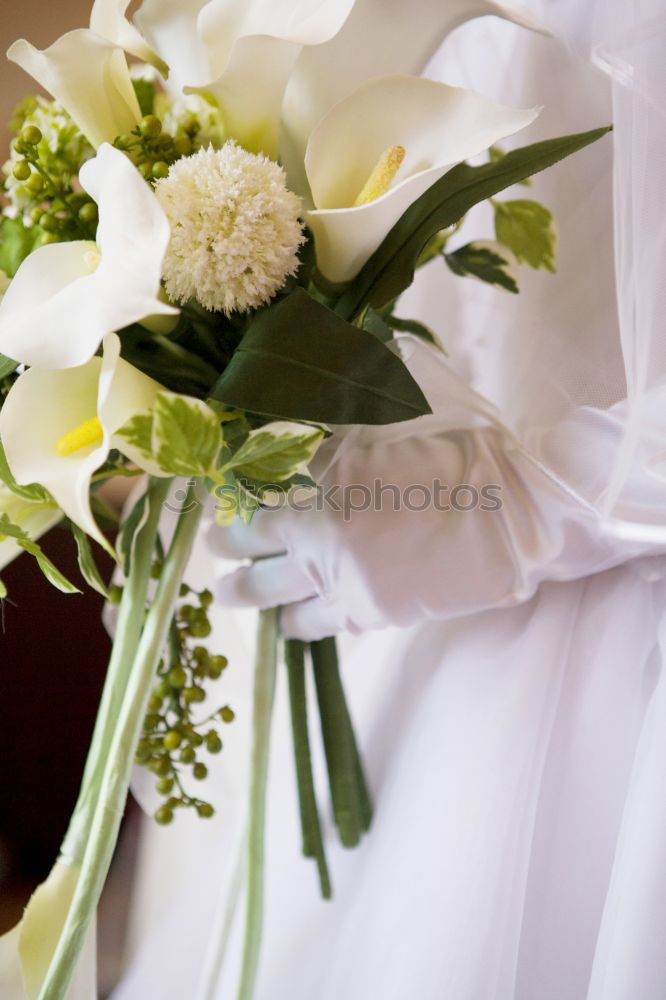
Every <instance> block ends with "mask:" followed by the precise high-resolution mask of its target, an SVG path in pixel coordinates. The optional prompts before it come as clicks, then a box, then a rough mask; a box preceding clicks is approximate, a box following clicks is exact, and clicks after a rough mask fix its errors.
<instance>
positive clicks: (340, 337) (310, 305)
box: [212, 288, 430, 424]
mask: <svg viewBox="0 0 666 1000" xmlns="http://www.w3.org/2000/svg"><path fill="white" fill-rule="evenodd" d="M212 397H213V399H218V400H220V401H222V402H223V403H226V404H227V405H228V406H237V407H239V408H240V409H244V410H252V411H254V412H255V413H264V414H267V415H269V416H273V417H283V418H286V419H291V420H312V421H321V422H324V423H333V424H387V423H393V422H397V421H400V420H410V419H411V418H413V417H418V416H420V415H421V414H423V413H429V412H430V407H429V406H428V403H427V400H426V399H425V397H424V395H423V393H422V392H421V390H420V389H419V387H418V385H417V384H416V382H415V381H414V379H413V378H412V376H411V375H410V374H409V372H408V370H407V368H406V367H405V365H404V364H403V363H402V361H401V360H400V358H398V357H397V355H395V354H393V352H392V351H390V350H389V349H388V348H387V347H385V346H384V345H383V344H381V343H380V342H379V341H378V340H377V339H376V338H375V337H373V336H372V334H370V333H367V332H366V331H365V330H359V329H358V328H357V327H354V326H351V325H350V324H349V323H346V322H345V321H344V320H343V319H341V318H340V316H337V315H336V314H335V313H334V312H332V311H331V310H330V309H327V308H326V306H324V305H322V304H321V303H319V302H317V301H315V299H313V298H312V297H311V296H310V295H308V294H307V292H305V291H304V290H303V289H301V288H297V289H295V290H294V292H292V294H291V295H289V296H287V298H285V299H283V300H282V301H281V302H279V303H278V304H277V305H274V306H272V307H271V308H270V309H266V310H264V311H263V312H261V313H259V314H258V315H257V316H256V317H255V319H254V321H253V322H252V324H251V325H250V327H249V329H248V331H247V333H246V334H245V337H244V338H243V340H242V341H241V344H240V346H239V347H238V349H237V351H236V352H235V354H234V356H233V358H232V359H231V362H230V363H229V365H228V367H227V369H226V371H225V372H224V374H223V375H222V376H221V377H220V379H219V380H218V382H217V384H216V385H215V387H214V389H213V392H212Z"/></svg>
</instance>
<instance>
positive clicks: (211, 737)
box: [206, 733, 222, 753]
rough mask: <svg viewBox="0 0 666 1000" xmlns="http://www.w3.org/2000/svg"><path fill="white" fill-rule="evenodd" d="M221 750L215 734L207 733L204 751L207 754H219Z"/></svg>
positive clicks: (220, 744) (219, 741) (220, 742)
mask: <svg viewBox="0 0 666 1000" xmlns="http://www.w3.org/2000/svg"><path fill="white" fill-rule="evenodd" d="M221 749H222V740H221V739H220V737H219V736H218V735H217V733H208V735H207V736H206V750H207V751H208V753H219V752H220V750H221Z"/></svg>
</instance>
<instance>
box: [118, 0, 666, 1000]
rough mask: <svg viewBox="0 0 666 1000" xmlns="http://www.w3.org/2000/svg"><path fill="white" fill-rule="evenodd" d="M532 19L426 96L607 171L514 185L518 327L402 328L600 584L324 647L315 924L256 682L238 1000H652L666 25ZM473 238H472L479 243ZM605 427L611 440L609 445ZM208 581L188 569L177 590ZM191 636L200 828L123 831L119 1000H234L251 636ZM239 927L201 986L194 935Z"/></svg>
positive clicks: (495, 36) (659, 871) (435, 303)
mask: <svg viewBox="0 0 666 1000" xmlns="http://www.w3.org/2000/svg"><path fill="white" fill-rule="evenodd" d="M530 6H531V9H533V10H534V12H535V13H537V14H539V15H541V16H545V17H546V19H547V20H548V21H549V23H550V25H551V27H552V29H553V31H554V33H555V35H556V38H555V39H551V40H548V39H544V38H539V37H532V36H525V35H521V34H519V32H518V29H516V28H515V27H514V26H511V25H506V24H502V23H500V22H497V21H495V20H493V19H485V20H484V21H479V22H478V24H476V25H474V26H468V27H465V28H463V29H461V30H460V32H459V33H457V35H454V36H452V38H451V39H450V40H449V42H447V44H446V45H445V46H444V49H443V50H442V52H441V53H440V56H439V57H438V60H437V61H436V62H435V63H434V64H433V66H432V67H431V68H430V72H431V73H435V74H437V75H438V76H439V77H440V78H442V79H444V80H445V81H446V82H449V83H464V84H466V85H473V86H475V87H476V88H477V89H479V90H482V91H483V90H484V89H487V92H488V93H492V95H493V96H495V97H496V98H497V99H499V100H505V101H507V102H509V103H510V102H511V101H513V102H515V103H518V104H519V103H521V102H523V103H525V102H527V103H533V102H534V101H543V102H544V103H545V104H546V110H545V112H544V116H543V123H542V125H541V126H539V128H541V129H542V133H543V135H544V136H545V135H548V134H557V133H558V132H566V131H575V130H577V129H580V128H584V127H593V126H595V125H599V124H602V123H604V122H605V121H607V120H610V116H611V115H613V117H614V121H615V133H614V141H613V149H614V155H612V154H611V147H610V143H607V144H606V145H605V146H604V145H602V144H599V145H598V146H597V147H595V148H593V149H590V150H587V151H585V152H584V153H581V154H579V156H578V157H576V158H575V159H572V160H570V161H568V162H567V163H565V164H562V165H561V166H560V167H557V168H555V169H554V170H552V171H550V172H549V173H547V174H544V175H542V176H541V177H539V178H538V179H537V181H536V182H535V184H534V188H533V193H534V197H536V198H539V199H541V200H543V201H544V202H546V203H547V204H548V205H549V206H550V207H552V208H553V209H554V211H555V213H556V217H557V219H558V222H559V225H560V230H561V251H560V253H561V257H560V260H561V264H560V271H559V274H558V276H557V277H552V276H548V275H542V274H537V275H531V274H526V275H524V278H523V291H522V292H521V295H520V297H519V298H518V299H516V300H513V299H510V298H509V297H508V296H506V297H505V298H501V299H500V298H499V295H498V293H497V292H496V291H494V290H492V289H486V288H484V287H482V286H480V285H479V286H477V285H475V284H473V283H471V282H469V283H468V282H462V281H460V280H459V279H456V278H453V276H451V277H449V276H447V275H443V274H442V272H441V271H440V270H434V268H435V265H432V266H431V267H430V268H429V273H426V274H424V275H423V280H422V281H419V283H418V285H417V287H416V288H415V289H414V290H413V291H412V292H410V293H409V295H408V296H406V297H405V301H404V302H403V304H402V311H403V314H404V315H418V316H419V317H420V318H423V319H425V320H426V321H429V322H430V323H431V324H432V325H433V326H434V327H435V328H436V329H437V330H438V332H439V333H440V335H441V336H442V338H443V340H444V341H445V343H446V345H447V347H448V348H449V351H450V358H449V360H448V365H449V366H450V368H451V370H452V371H454V372H456V373H458V374H459V375H462V376H463V377H464V378H465V379H467V380H469V382H470V383H471V384H472V385H473V386H474V387H475V389H476V390H477V391H478V392H480V393H481V394H482V395H483V396H484V397H486V398H487V400H488V401H489V406H490V404H492V405H493V406H494V407H495V408H496V413H497V414H498V416H499V419H501V421H502V422H503V424H504V425H505V426H506V428H507V432H511V433H512V434H514V435H515V436H516V439H517V440H518V441H519V442H520V445H521V447H522V448H523V449H524V450H525V453H526V454H530V455H532V456H533V458H534V462H535V469H539V468H546V469H548V470H549V472H550V473H551V474H553V475H561V474H563V472H566V481H565V483H564V485H565V486H566V487H568V488H570V489H571V491H572V497H573V495H574V494H575V496H576V498H578V499H576V500H575V502H574V501H573V500H572V503H574V505H575V504H579V498H580V497H584V499H585V501H586V503H587V504H588V505H589V508H590V510H592V511H593V512H594V513H595V516H596V517H597V519H598V523H603V524H604V525H605V529H604V530H605V531H606V532H607V537H608V538H609V539H611V540H613V544H614V545H616V546H617V548H616V549H615V550H614V551H615V555H616V558H614V559H613V560H611V561H610V562H609V563H608V565H611V566H612V568H608V569H602V568H601V567H600V566H599V565H598V564H593V563H592V564H589V565H587V564H586V565H584V566H583V570H582V572H581V573H577V572H576V568H577V560H579V559H580V555H581V551H582V549H577V548H576V547H575V546H574V547H573V549H572V550H570V551H569V553H568V556H567V559H568V560H569V563H568V566H567V567H566V569H568V572H564V570H562V567H561V566H560V570H561V572H559V571H558V575H559V582H555V581H553V580H549V579H548V574H547V573H544V574H542V580H543V582H541V583H540V585H539V586H538V589H537V590H536V592H535V593H533V594H531V596H529V597H528V598H527V599H525V600H523V601H522V603H519V604H517V605H514V606H510V607H503V608H493V607H491V608H488V609H486V610H482V611H475V613H473V614H470V613H469V610H470V608H469V606H468V607H467V609H466V607H465V606H464V604H461V606H459V607H457V608H456V617H455V618H453V619H452V620H448V621H446V620H443V619H444V617H446V616H442V618H441V619H439V620H438V619H436V618H435V619H433V620H429V621H427V622H425V623H423V622H422V623H418V622H417V623H415V624H411V625H409V626H408V627H405V628H396V627H388V628H384V629H382V630H379V631H368V632H364V633H362V634H360V635H357V636H354V637H352V636H349V635H347V636H345V637H343V642H342V651H343V663H344V675H345V684H346V689H347V691H348V694H349V698H350V702H351V706H352V713H353V715H354V718H355V721H356V724H357V730H358V733H359V736H360V741H361V743H362V748H363V754H364V759H365V761H366V763H367V766H368V771H369V776H370V781H371V785H372V789H373V793H374V796H375V801H376V817H375V822H374V826H373V828H372V831H371V834H370V836H369V837H367V838H366V840H365V841H364V843H363V845H362V846H361V847H360V848H359V849H357V850H355V851H344V850H342V849H341V848H339V847H338V846H336V841H335V836H334V833H333V831H332V827H331V820H330V815H329V814H328V812H327V813H326V815H325V817H324V821H325V829H326V837H327V848H328V854H329V859H330V862H331V867H332V871H333V881H334V890H335V898H334V900H333V901H332V902H328V903H324V902H322V901H320V900H319V898H318V890H317V883H316V876H315V872H314V870H313V866H312V864H311V862H307V861H305V860H303V859H302V858H301V857H300V849H299V848H300V835H299V830H298V814H297V803H296V792H295V781H294V775H293V761H292V752H291V745H290V733H289V720H288V711H287V699H286V691H285V678H284V676H283V673H282V672H281V673H280V677H279V683H278V696H277V704H276V711H275V720H274V738H273V741H272V747H271V770H270V782H269V803H268V831H267V837H268V858H267V885H266V921H265V940H264V950H263V954H262V962H261V968H260V976H259V984H258V989H257V1000H312V998H317V1000H334V998H335V1000H337V998H339V997H340V996H344V997H345V998H349V1000H374V998H380V997H381V998H382V1000H404V998H405V997H417V998H419V1000H637V998H640V1000H663V998H664V997H665V996H666V947H664V940H665V939H666V674H665V673H664V668H663V664H664V656H665V654H666V618H665V615H664V610H665V608H666V604H665V598H666V557H664V556H663V555H662V554H661V553H662V552H663V542H664V539H663V533H664V525H666V504H665V503H664V500H663V497H664V495H665V494H664V490H663V485H664V477H663V470H664V465H663V461H664V455H665V454H666V416H664V414H666V410H665V409H664V407H663V405H662V404H661V402H660V396H661V393H662V390H663V387H664V386H665V385H666V349H665V348H664V330H663V319H662V318H661V317H663V315H664V310H663V309H660V305H659V304H660V302H661V303H662V304H663V298H662V297H663V295H664V294H665V291H664V290H665V289H666V282H664V281H663V279H662V278H660V277H659V275H660V273H661V271H660V268H659V267H658V266H657V262H659V261H661V262H662V263H661V265H660V266H663V260H664V259H666V229H665V227H664V221H663V211H662V205H661V203H660V201H659V200H655V195H654V192H655V191H657V190H662V191H663V184H664V171H665V169H666V115H665V114H664V111H665V101H664V97H665V94H666V86H665V84H666V71H664V69H663V65H662V64H661V62H659V60H658V58H657V53H658V52H659V51H663V45H662V48H661V49H659V45H658V43H659V40H661V41H662V42H663V40H664V38H666V11H664V9H663V5H662V3H661V0H631V2H625V0H622V2H620V0H617V2H615V0H605V2H603V0H600V2H598V3H596V4H592V3H591V4H586V5H584V4H581V3H580V2H578V0H544V3H543V4H537V3H533V4H531V5H530ZM537 8H538V9H537ZM531 195H532V192H530V191H528V192H524V191H522V189H521V192H520V193H519V194H517V195H516V197H522V196H527V197H530V196H531ZM483 221H484V213H483V211H481V212H478V213H475V218H474V219H472V220H470V223H469V230H468V231H469V233H470V236H469V238H472V237H474V236H477V235H479V236H481V235H487V234H486V233H484V232H482V231H481V229H480V227H481V226H482V224H483ZM477 222H478V227H479V228H478V229H477V230H476V231H475V230H474V228H473V227H474V225H477ZM623 400H624V402H623ZM613 421H615V422H616V423H617V421H619V422H620V428H621V433H620V434H619V435H615V436H611V438H609V435H608V427H609V422H610V423H612V422H613ZM582 429H584V433H583V431H582ZM609 441H610V444H609ZM535 474H536V473H535ZM540 474H541V473H540V472H539V475H540ZM505 485H506V487H507V488H509V489H510V487H511V484H510V483H507V484H505ZM535 489H536V486H535ZM537 492H538V490H537ZM551 501H552V498H549V497H548V496H547V495H545V496H544V500H543V503H542V505H541V507H540V508H539V509H538V511H537V514H536V515H534V524H535V525H536V526H537V528H541V527H543V528H544V530H545V531H546V533H548V531H552V530H556V529H557V525H558V524H560V523H562V522H563V520H564V519H565V518H566V511H565V512H564V513H563V510H562V506H561V504H559V503H557V504H553V503H552V502H551ZM490 516H492V515H490ZM530 516H533V515H530ZM604 519H605V520H604ZM555 522H556V523H555ZM537 537H540V536H538V534H537ZM637 542H639V543H640V544H639V545H638V547H637V545H636V543H637ZM466 544H467V545H469V546H475V545H476V546H478V549H475V550H474V551H471V550H470V552H469V557H468V558H465V552H464V551H462V552H460V551H456V559H455V561H454V563H453V564H448V565H442V568H441V572H442V574H443V576H442V582H440V584H439V585H440V586H441V587H442V589H443V590H444V591H448V589H449V588H450V587H451V575H452V574H455V575H456V577H458V578H459V580H460V583H461V588H460V589H461V590H466V591H467V592H469V593H470V594H472V595H473V594H474V591H475V585H476V587H477V589H479V590H482V589H483V586H484V580H483V579H482V570H480V568H479V567H480V564H482V559H480V558H479V552H480V553H481V554H483V551H484V538H483V534H482V533H479V534H478V535H477V536H475V535H474V533H471V532H470V533H469V538H468V539H467V541H466ZM637 552H639V553H640V554H638V555H637V554H636V553H637ZM225 568H226V567H224V566H223V565H222V563H221V561H220V560H219V559H217V560H216V559H215V558H214V557H213V555H212V554H211V552H210V551H209V550H207V548H206V545H205V543H204V540H203V539H202V540H201V542H200V546H199V549H198V551H197V553H196V554H195V558H194V561H193V571H194V573H195V575H196V576H197V577H198V579H199V580H201V581H204V580H205V581H212V580H214V579H215V578H217V577H219V576H220V575H221V573H222V572H223V571H224V569H225ZM489 569H490V570H491V571H496V570H497V569H498V568H497V567H492V566H490V567H489ZM499 569H500V570H501V569H502V567H500V568H499ZM513 569H514V571H515V572H516V573H517V574H519V573H520V570H521V566H520V565H518V566H514V567H513ZM472 571H473V573H474V574H475V576H474V578H473V579H468V577H467V575H466V574H468V573H470V572H472ZM588 574H590V575H588ZM405 576H407V574H405ZM576 577H579V578H576ZM364 585H366V586H367V582H366V583H365V584H364ZM369 585H370V586H372V581H370V584H369ZM431 585H432V587H433V588H436V587H437V586H438V582H437V579H435V578H433V579H432V584H431ZM359 586H361V583H360V582H359ZM395 599H396V601H399V592H398V586H397V585H396V594H395ZM215 615H216V618H215V634H214V638H213V640H212V645H213V646H214V647H215V649H216V650H217V649H220V650H221V651H222V650H223V651H227V650H229V651H230V658H231V660H232V667H231V668H230V670H229V673H228V676H227V677H225V678H223V679H222V681H221V682H220V687H219V691H220V693H221V697H222V698H223V699H224V700H228V701H229V702H231V703H232V704H234V705H235V707H237V708H238V710H239V711H238V720H237V722H236V723H234V725H233V726H231V727H230V728H229V738H228V740H227V746H226V748H225V751H224V753H223V754H222V756H221V757H220V760H219V764H218V765H217V768H216V771H215V773H214V774H213V776H212V779H211V782H210V786H209V791H210V795H211V796H212V797H213V798H214V799H215V801H216V804H218V805H219V814H218V817H217V818H216V819H215V820H213V821H211V822H210V824H208V825H205V824H203V823H201V822H196V821H193V822H188V821H187V819H186V818H183V819H181V818H179V819H178V822H177V823H176V824H175V825H174V827H173V828H169V829H166V830H161V829H157V828H156V827H154V826H152V825H149V824H147V825H146V829H145V837H144V843H143V855H142V857H143V860H142V865H141V872H140V878H139V882H138V886H137V893H136V907H135V920H134V931H133V935H132V948H131V955H130V959H129V963H128V970H127V975H126V977H125V979H124V982H123V983H122V984H121V986H120V987H119V989H118V990H117V992H116V994H115V1000H152V998H155V1000H157V998H159V1000H180V998H182V997H183V996H191V997H192V998H193V1000H225V998H227V997H233V996H234V990H235V984H236V981H237V970H238V954H239V945H240V931H241V926H240V925H241V921H240V919H239V916H241V915H242V906H241V905H238V906H236V908H235V910H234V906H233V901H234V898H235V897H234V892H233V889H234V885H235V881H236V880H235V873H236V871H237V863H238V856H239V854H238V852H239V850H240V846H241V841H242V830H243V823H244V809H245V797H244V791H243V790H244V789H245V788H246V783H247V769H248V744H249V731H248V724H249V723H248V708H249V703H250V688H251V677H250V670H249V664H250V657H251V650H252V644H253V637H252V632H253V615H252V612H251V611H247V610H242V611H240V610H239V611H231V610H225V609H223V608H218V609H216V612H215ZM222 692H223V693H222ZM213 697H217V694H215V695H213ZM316 742H317V740H315V743H316ZM315 763H316V771H317V783H318V788H319V796H320V801H322V802H324V801H325V799H326V791H325V780H324V773H323V762H322V760H321V757H320V756H318V757H317V760H316V762H315ZM144 791H145V797H146V799H147V800H148V799H149V798H150V795H149V792H148V791H147V790H144ZM234 912H235V917H234V919H232V921H231V922H232V926H231V932H230V937H229V942H228V948H227V956H226V957H227V961H226V962H225V965H224V968H223V969H222V971H221V973H220V975H219V976H218V975H216V974H215V975H214V974H213V970H212V967H211V955H212V953H213V952H212V951H211V945H210V939H211V932H212V930H213V928H216V933H219V932H220V931H221V930H222V929H223V928H224V926H225V920H226V917H227V915H228V914H229V913H231V914H232V915H233V914H234Z"/></svg>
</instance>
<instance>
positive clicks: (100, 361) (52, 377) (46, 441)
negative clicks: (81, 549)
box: [0, 333, 163, 544]
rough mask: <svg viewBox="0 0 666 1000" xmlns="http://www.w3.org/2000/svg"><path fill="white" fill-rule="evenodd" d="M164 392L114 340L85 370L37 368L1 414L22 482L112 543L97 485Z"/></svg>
mask: <svg viewBox="0 0 666 1000" xmlns="http://www.w3.org/2000/svg"><path fill="white" fill-rule="evenodd" d="M162 388H163V387H162V386H161V385H159V383H158V382H155V381H154V380H153V379H151V378H149V377H148V376H147V375H144V374H143V373H142V372H140V371H139V370H138V369H137V368H134V367H133V366H132V365H130V364H129V363H128V362H127V361H124V360H123V359H122V358H121V357H120V340H119V338H118V337H117V336H116V334H114V333H112V334H109V335H108V336H107V337H106V338H105V340H104V353H103V357H101V358H100V357H94V358H90V360H89V361H87V362H86V363H85V364H84V365H81V366H80V367H78V368H68V369H66V370H61V371H47V370H45V369H43V368H29V369H28V370H27V371H25V372H23V374H22V375H20V376H19V378H18V379H17V380H16V382H15V383H14V385H13V386H12V388H11V390H10V391H9V394H8V395H7V398H6V400H5V403H4V406H3V407H2V410H0V438H2V442H3V445H4V449H5V454H6V456H7V462H8V463H9V467H10V469H11V471H12V474H13V475H14V478H15V479H16V481H17V483H18V484H19V485H21V486H25V485H27V484H29V483H39V484H40V485H41V486H44V487H45V488H46V489H47V490H48V491H49V493H50V494H51V496H52V497H53V498H54V500H55V501H56V503H57V504H58V505H59V507H60V508H61V509H62V510H63V511H64V513H65V514H66V515H67V516H68V517H70V518H71V519H72V521H74V522H75V523H76V524H78V525H79V527H81V528H82V529H83V530H84V531H85V532H87V533H88V534H89V535H91V536H92V537H93V538H96V539H97V540H98V541H100V542H101V543H102V544H104V542H103V539H102V536H101V535H100V532H99V529H98V527H97V524H96V523H95V519H94V517H93V515H92V512H91V509H90V480H91V478H92V475H93V473H94V472H95V471H96V469H98V468H99V467H100V465H102V464H103V463H104V462H105V460H106V458H107V456H108V454H109V451H110V450H111V448H112V447H113V446H114V437H113V436H114V434H115V433H116V431H118V430H119V429H120V427H122V425H123V424H124V423H126V422H127V421H128V420H129V419H130V418H131V417H133V416H135V415H136V414H137V413H141V412H143V411H145V410H148V409H150V407H151V406H152V404H153V402H154V400H155V396H156V395H157V393H158V392H160V391H161V390H162ZM95 421H96V422H97V423H96V426H97V433H95V431H94V429H93V432H92V433H91V434H89V435H88V438H87V440H88V443H86V437H85V436H82V437H80V446H74V447H72V448H71V449H70V450H69V453H63V452H64V451H65V450H66V449H63V447H62V442H63V441H66V440H67V439H68V438H69V437H71V436H72V434H77V432H78V431H80V430H81V429H82V428H86V427H88V428H89V427H91V425H92V424H93V423H94V422H95ZM75 445H76V442H75Z"/></svg>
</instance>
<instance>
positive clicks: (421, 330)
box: [387, 316, 441, 349]
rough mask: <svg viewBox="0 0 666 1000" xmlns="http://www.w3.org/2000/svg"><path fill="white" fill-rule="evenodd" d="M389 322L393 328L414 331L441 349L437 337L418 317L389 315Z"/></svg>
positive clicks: (416, 334) (422, 338) (406, 331)
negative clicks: (409, 317) (403, 317)
mask: <svg viewBox="0 0 666 1000" xmlns="http://www.w3.org/2000/svg"><path fill="white" fill-rule="evenodd" d="M387 322H388V323H390V324H391V329H393V330H398V331H399V332H400V333H412V334H414V336H415V337H420V338H421V340H426V341H427V342H428V343H429V344H433V345H434V346H435V347H439V348H440V349H441V344H440V343H439V341H438V339H437V337H436V336H435V334H434V333H433V332H432V330H431V329H430V328H429V327H427V326H426V325H425V323H419V321H418V320H416V319H402V317H401V316H389V318H388V320H387Z"/></svg>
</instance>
